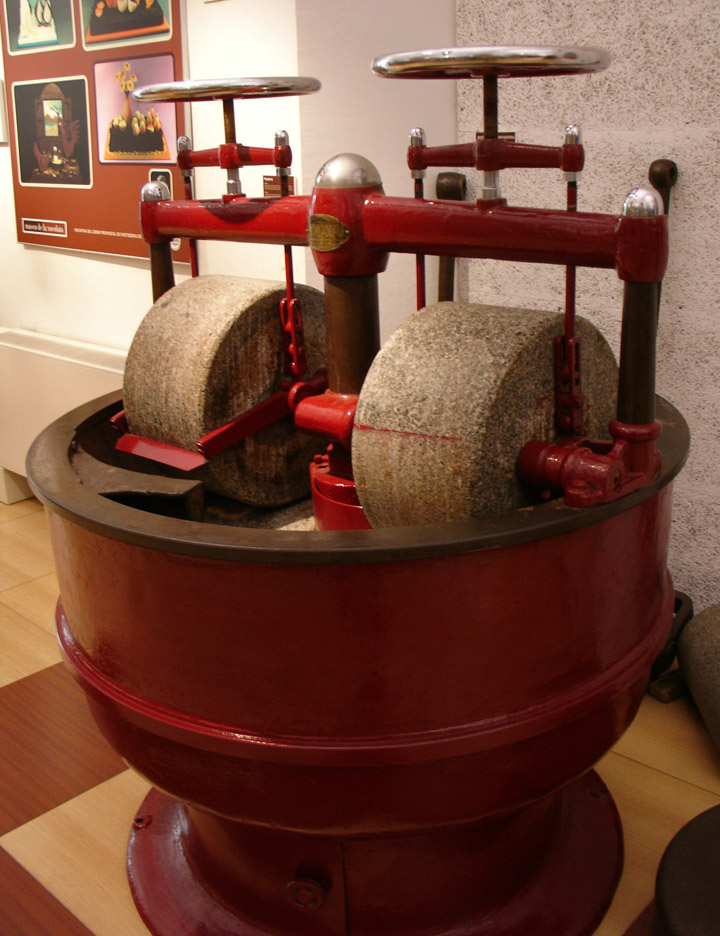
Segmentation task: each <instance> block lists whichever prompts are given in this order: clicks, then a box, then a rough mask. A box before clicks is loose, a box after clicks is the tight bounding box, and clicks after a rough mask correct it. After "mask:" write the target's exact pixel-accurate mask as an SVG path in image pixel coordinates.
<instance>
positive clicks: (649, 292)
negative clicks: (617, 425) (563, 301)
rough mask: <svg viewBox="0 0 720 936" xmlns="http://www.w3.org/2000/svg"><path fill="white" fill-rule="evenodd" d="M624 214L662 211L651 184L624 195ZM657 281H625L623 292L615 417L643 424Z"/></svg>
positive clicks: (648, 409)
mask: <svg viewBox="0 0 720 936" xmlns="http://www.w3.org/2000/svg"><path fill="white" fill-rule="evenodd" d="M622 213H623V216H624V217H631V218H653V217H658V216H659V215H662V214H663V203H662V199H661V197H660V195H659V194H658V193H657V192H656V191H655V189H654V188H650V186H647V185H641V186H638V188H635V189H633V190H632V192H630V194H629V195H628V196H627V198H626V199H625V202H624V204H623V210H622ZM659 287H660V284H659V283H630V282H626V283H625V292H624V296H623V316H622V336H621V344H620V376H619V381H618V402H617V418H618V421H619V422H621V423H629V424H631V425H638V426H643V425H647V424H648V423H651V422H653V420H654V419H655V350H656V348H655V346H656V339H657V321H658V296H659Z"/></svg>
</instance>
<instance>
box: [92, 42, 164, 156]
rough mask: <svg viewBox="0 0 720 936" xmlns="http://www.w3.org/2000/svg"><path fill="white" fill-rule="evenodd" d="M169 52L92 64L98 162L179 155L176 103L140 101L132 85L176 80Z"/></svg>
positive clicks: (134, 86)
mask: <svg viewBox="0 0 720 936" xmlns="http://www.w3.org/2000/svg"><path fill="white" fill-rule="evenodd" d="M174 77H175V75H174V63H173V58H172V56H171V55H153V56H146V57H144V58H130V57H128V58H126V59H115V60H113V61H111V62H98V63H97V64H96V65H95V105H96V108H97V125H98V159H99V160H100V162H104V163H108V162H117V161H124V162H158V161H159V162H165V161H167V162H174V161H175V160H176V159H177V149H176V141H177V125H176V120H175V105H174V104H172V103H158V104H154V105H143V104H139V103H138V102H137V101H134V100H133V97H132V92H133V91H134V90H135V88H136V87H142V86H146V85H151V84H158V83H161V82H162V83H165V82H168V81H172V80H173V79H174Z"/></svg>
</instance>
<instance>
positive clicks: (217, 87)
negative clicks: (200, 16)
mask: <svg viewBox="0 0 720 936" xmlns="http://www.w3.org/2000/svg"><path fill="white" fill-rule="evenodd" d="M319 90H320V82H319V81H318V80H317V78H302V77H297V78H220V79H217V80H211V79H202V80H199V81H168V82H166V83H164V84H155V85H146V86H145V87H144V88H137V89H136V90H135V91H133V97H134V98H135V100H136V101H223V100H228V99H233V98H272V97H290V96H293V95H298V94H312V93H313V92H315V91H319Z"/></svg>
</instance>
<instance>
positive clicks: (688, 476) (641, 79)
mask: <svg viewBox="0 0 720 936" xmlns="http://www.w3.org/2000/svg"><path fill="white" fill-rule="evenodd" d="M457 17H458V43H459V44H462V45H473V44H474V45H493V44H497V45H506V44H512V43H529V44H533V43H535V44H548V45H557V44H571V45H597V46H600V47H602V48H604V49H607V50H608V51H609V52H610V53H611V54H612V56H613V60H614V61H613V64H612V66H611V67H610V68H609V69H608V70H607V71H605V72H602V73H598V74H595V75H591V76H576V77H564V78H532V79H512V80H506V81H501V82H500V129H501V130H516V131H518V133H519V138H520V140H521V142H527V143H530V142H533V143H547V144H554V145H557V144H558V143H559V142H560V140H561V135H562V131H563V128H564V127H565V125H566V124H567V123H569V122H577V123H580V124H581V125H582V128H583V133H584V143H585V147H586V170H585V172H584V173H583V174H582V176H581V178H580V184H579V207H580V210H586V211H602V212H610V213H614V214H619V213H620V210H621V208H622V202H623V199H624V197H625V195H626V194H627V193H628V192H629V191H630V189H632V188H633V187H634V186H635V185H638V184H640V183H641V182H643V181H645V180H646V179H647V169H648V167H649V165H650V163H651V162H652V161H653V160H654V159H657V158H660V157H667V158H670V159H673V160H675V161H676V162H677V164H678V166H679V169H680V178H679V181H678V184H677V185H676V187H675V189H674V190H673V194H672V197H671V208H670V219H669V220H670V262H669V266H668V270H667V274H666V279H665V282H664V284H663V293H662V308H661V311H660V332H659V336H658V374H657V388H658V392H659V393H661V394H662V395H664V396H666V397H667V398H668V399H669V400H670V401H671V402H672V403H674V404H675V405H676V406H678V408H679V409H680V410H681V411H682V412H683V414H684V415H685V417H686V419H687V420H688V422H689V424H690V429H691V433H692V437H693V441H692V450H691V455H690V459H689V462H688V465H687V467H686V468H685V469H684V471H683V473H682V474H681V475H680V477H679V479H678V481H677V483H676V487H675V512H674V522H673V539H672V546H671V562H670V569H671V572H672V573H673V575H674V579H675V585H676V588H678V589H679V590H681V591H685V592H687V593H688V594H689V595H690V596H691V597H692V598H693V599H694V601H695V603H696V607H704V606H706V605H708V604H711V603H714V602H718V601H720V537H719V536H718V530H719V529H720V405H719V401H718V380H719V377H720V316H718V314H717V297H718V295H719V294H720V213H719V212H718V207H719V205H718V194H717V193H718V188H717V154H718V144H719V142H720V129H719V128H720V122H719V120H718V118H719V116H720V66H719V65H718V57H717V42H718V36H719V35H720V6H719V5H718V4H717V2H716V0H694V2H693V3H675V4H673V3H666V4H657V3H656V2H654V0H603V2H601V3H597V2H590V0H574V2H573V3H568V2H558V3H547V2H543V3H537V2H536V0H508V2H507V3H504V4H502V5H498V4H495V3H490V2H488V0H458V3H457ZM458 103H459V108H458V117H459V135H460V138H461V139H462V140H469V139H471V137H472V134H473V133H474V131H475V129H478V128H480V127H481V125H482V107H481V102H480V95H479V89H477V88H475V87H474V86H472V85H471V83H470V82H464V83H463V84H462V85H461V86H460V89H459V102H458ZM503 188H504V195H505V196H506V197H507V198H508V200H509V201H510V203H511V204H520V205H539V206H543V207H545V206H547V207H550V206H555V207H561V206H562V205H563V203H564V191H563V183H562V181H561V178H560V173H559V172H556V173H553V172H544V173H543V172H539V171H538V170H535V171H534V172H533V171H530V170H527V171H516V172H506V173H503ZM463 266H464V271H463V276H462V278H461V279H462V288H463V290H464V293H465V294H466V295H467V296H469V297H470V298H472V299H473V300H475V301H487V302H499V303H503V304H514V305H527V306H530V307H535V308H551V309H559V308H561V307H562V302H563V298H562V283H563V273H562V271H561V270H558V269H557V268H554V267H543V266H540V265H532V266H528V265H525V266H523V267H514V266H513V265H511V264H499V263H492V262H480V261H473V262H472V263H464V264H463ZM621 295H622V289H621V284H620V283H619V281H618V280H617V277H616V276H615V274H614V273H611V272H605V271H592V270H580V271H578V309H579V311H580V313H581V314H583V315H585V316H587V317H588V318H590V319H592V320H594V321H595V322H596V323H597V324H598V325H600V327H601V328H602V329H603V331H604V332H605V334H606V335H607V337H608V338H609V339H610V340H611V341H612V343H613V344H614V346H615V347H616V348H617V345H618V340H617V339H618V337H619V323H620V311H621V305H620V303H621Z"/></svg>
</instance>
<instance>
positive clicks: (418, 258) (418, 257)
mask: <svg viewBox="0 0 720 936" xmlns="http://www.w3.org/2000/svg"><path fill="white" fill-rule="evenodd" d="M423 188H424V187H423V180H422V179H415V198H423V197H424V191H423ZM415 280H416V283H417V307H418V309H424V308H425V305H426V302H425V254H415Z"/></svg>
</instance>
